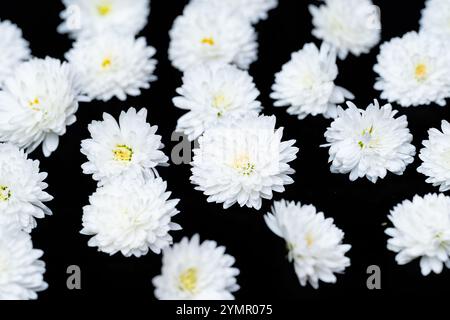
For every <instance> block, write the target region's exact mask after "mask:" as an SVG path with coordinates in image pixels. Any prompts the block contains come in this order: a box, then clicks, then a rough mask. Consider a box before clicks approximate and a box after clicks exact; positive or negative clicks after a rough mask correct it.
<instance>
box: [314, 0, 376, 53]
mask: <svg viewBox="0 0 450 320" xmlns="http://www.w3.org/2000/svg"><path fill="white" fill-rule="evenodd" d="M309 11H310V12H311V15H312V17H313V25H314V29H313V31H312V34H313V35H314V36H315V37H316V38H318V39H321V40H323V41H325V42H326V43H329V44H330V45H332V46H333V47H335V48H336V49H337V52H338V56H339V58H340V59H345V58H346V57H347V55H348V53H349V52H350V53H351V54H353V55H355V56H359V55H361V54H363V53H368V52H369V51H370V50H371V49H372V48H373V47H374V46H376V45H377V44H378V42H379V41H380V37H381V21H380V15H379V9H378V7H376V6H374V5H373V3H372V1H371V0H326V1H325V4H322V5H320V6H319V7H316V6H313V5H310V6H309Z"/></svg>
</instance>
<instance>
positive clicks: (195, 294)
mask: <svg viewBox="0 0 450 320" xmlns="http://www.w3.org/2000/svg"><path fill="white" fill-rule="evenodd" d="M225 250H226V249H225V247H219V246H217V243H216V242H215V241H210V240H207V241H204V242H202V243H200V237H199V235H198V234H196V235H194V236H193V237H192V239H191V240H188V238H183V239H182V240H181V242H179V243H176V244H174V245H173V246H172V247H169V248H166V249H164V252H163V259H162V264H163V265H162V270H161V275H159V276H157V277H155V278H153V285H154V286H155V296H156V298H157V299H160V300H234V296H233V294H232V293H233V292H235V291H237V290H239V285H238V284H237V283H236V276H237V275H239V269H237V268H233V264H234V262H235V259H234V258H233V257H232V256H230V255H228V254H225Z"/></svg>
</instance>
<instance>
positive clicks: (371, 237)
mask: <svg viewBox="0 0 450 320" xmlns="http://www.w3.org/2000/svg"><path fill="white" fill-rule="evenodd" d="M374 2H375V3H376V4H377V5H379V6H380V7H381V12H382V25H383V30H382V39H383V41H385V40H388V39H390V38H392V37H396V36H401V35H402V34H403V33H405V32H407V31H410V30H417V29H418V24H419V23H418V21H419V18H420V10H421V8H422V7H423V1H412V0H408V1H374ZM185 3H186V1H178V0H164V1H163V0H153V1H152V4H151V7H152V9H151V14H150V19H149V23H148V25H147V27H146V28H145V29H144V31H143V32H142V33H141V35H143V36H145V37H146V38H147V40H148V42H149V43H150V44H151V45H152V46H154V47H155V48H156V49H157V55H156V58H157V60H158V67H157V70H156V74H157V76H158V81H157V82H154V83H152V85H151V88H150V89H149V90H145V91H144V92H143V93H142V95H141V96H140V97H129V98H128V100H127V101H125V102H120V101H118V100H116V99H113V100H111V101H110V102H107V103H102V102H93V103H89V104H86V103H82V104H81V105H80V108H79V111H78V113H77V118H78V121H77V122H76V123H75V124H74V125H72V126H71V127H69V128H68V132H67V134H66V135H65V136H63V137H62V138H61V140H60V146H59V148H58V149H57V151H56V152H55V153H54V154H52V156H51V157H50V158H48V159H47V158H44V157H43V155H42V153H41V151H40V150H37V151H35V152H34V153H33V154H32V155H31V157H32V158H37V159H39V160H41V170H42V171H46V172H48V173H49V177H48V179H47V182H48V183H49V188H48V192H49V193H50V194H52V195H53V196H54V197H55V199H54V200H53V201H52V202H51V203H49V206H50V207H51V209H52V210H53V213H54V215H53V216H51V217H46V218H45V219H42V220H40V221H38V227H37V228H36V229H35V230H34V231H33V234H32V235H33V241H34V244H35V247H37V248H40V249H42V250H44V251H45V255H44V257H43V259H44V260H45V262H46V264H47V272H46V274H45V278H46V281H47V282H48V283H49V288H48V290H46V291H45V292H43V293H41V294H40V299H44V300H54V299H58V298H59V299H61V298H62V299H67V298H101V297H115V298H139V299H145V300H150V299H154V295H153V287H152V284H151V279H152V278H153V277H154V276H156V275H157V274H159V273H160V268H161V257H160V256H158V255H155V254H153V253H149V254H148V255H147V256H145V257H141V258H125V257H123V256H122V255H120V254H116V255H114V256H108V255H107V254H104V253H101V252H97V250H96V248H89V247H88V246H87V241H88V239H89V238H88V237H86V236H83V235H80V234H79V231H80V229H81V215H82V207H83V206H84V205H86V204H87V203H88V196H89V195H90V194H91V193H92V192H94V191H95V188H96V183H95V182H94V181H93V180H92V179H91V177H90V176H86V175H83V174H82V173H81V169H80V166H81V164H82V163H83V162H85V158H84V156H82V155H81V153H80V151H79V149H80V148H79V146H80V141H81V140H82V139H86V138H88V137H89V133H88V131H87V125H88V124H89V123H90V122H91V121H92V120H99V119H101V115H102V113H103V112H109V113H111V114H112V115H114V116H115V117H117V116H118V115H119V113H120V111H121V110H126V109H128V108H129V107H131V106H135V107H138V108H140V107H146V108H148V110H149V118H148V120H149V122H150V123H151V124H156V125H158V126H159V130H158V133H159V134H161V135H162V136H163V142H164V144H165V145H166V147H165V150H164V151H165V152H166V154H170V151H171V149H172V147H173V146H174V145H175V144H176V142H171V141H170V137H171V134H172V132H173V130H174V128H175V125H176V121H177V119H178V117H180V116H181V115H182V114H183V111H182V110H179V109H176V108H175V107H174V106H173V105H172V103H171V99H172V97H173V96H174V94H175V89H176V88H177V87H179V86H180V85H181V73H179V72H178V71H177V70H175V69H174V68H172V66H171V65H170V62H169V61H168V59H167V48H168V43H169V37H168V30H169V29H170V27H171V25H172V22H173V20H174V18H175V17H176V16H177V15H179V14H180V13H181V12H182V9H183V6H184V4H185ZM310 3H316V1H297V0H295V1H294V0H291V1H288V0H280V4H279V7H278V8H277V9H275V10H273V11H271V12H270V17H269V19H268V20H266V21H263V22H260V23H259V24H258V25H257V26H256V29H257V31H258V33H259V45H260V46H259V59H258V61H257V62H255V63H253V65H252V66H251V68H250V73H251V75H252V76H253V77H254V78H255V82H256V85H257V87H258V89H259V90H260V91H261V96H260V100H261V101H262V103H263V106H264V107H265V108H264V113H265V114H275V115H276V116H277V119H278V120H277V123H278V126H283V127H285V131H284V132H285V134H284V139H285V140H288V139H296V140H297V146H298V147H299V148H300V153H299V157H298V159H297V160H295V161H294V162H292V166H293V167H294V168H295V170H296V174H295V175H294V177H293V178H294V180H295V184H293V185H290V186H288V187H287V190H286V192H285V193H283V194H276V195H275V200H279V199H281V198H285V199H288V200H296V201H301V202H302V203H305V204H309V203H311V204H314V205H315V206H316V207H317V208H318V210H320V211H323V212H325V215H326V216H330V217H333V218H334V219H335V223H336V225H337V226H338V227H339V228H342V229H343V230H344V232H345V243H350V244H351V245H352V249H351V251H350V252H349V254H348V255H349V257H350V259H351V266H350V267H349V268H347V269H346V272H345V274H343V275H339V276H338V281H337V283H336V284H325V283H320V288H319V290H314V289H312V288H311V287H309V286H308V287H301V286H300V284H299V282H298V280H297V277H296V275H295V272H294V269H293V266H292V265H291V264H290V263H289V262H288V261H287V259H286V251H285V245H284V243H283V240H282V239H279V238H277V237H276V236H275V235H274V234H273V233H272V232H271V231H270V230H269V229H268V228H267V227H266V225H265V223H264V220H263V215H264V214H265V213H266V212H267V211H269V210H270V206H271V201H264V202H263V207H262V209H261V210H260V211H255V210H250V209H247V208H239V207H237V206H233V207H232V208H230V209H228V210H226V211H224V210H223V209H222V207H221V205H217V204H208V203H207V202H206V198H205V196H204V195H203V194H202V193H200V192H198V191H195V190H194V189H193V186H192V185H191V184H190V183H189V176H190V167H189V165H179V166H176V165H173V164H172V165H171V166H170V167H168V168H162V169H158V170H159V173H160V174H161V176H162V177H163V178H164V179H166V180H167V181H168V188H169V190H171V191H172V192H173V196H172V197H174V198H180V199H181V201H180V204H179V205H178V209H179V210H180V211H181V213H180V214H179V215H177V216H176V217H175V222H177V223H179V224H181V225H182V227H183V230H182V231H177V232H173V233H172V235H173V236H174V239H175V241H179V240H180V239H181V238H182V237H183V236H192V235H193V234H194V233H199V234H200V235H201V238H202V239H203V240H204V239H213V240H216V241H217V242H218V243H219V244H221V245H224V246H226V247H227V252H228V253H229V254H231V255H233V256H234V257H236V260H237V263H236V266H237V267H238V268H239V269H240V270H241V274H240V276H239V277H238V282H239V284H240V285H241V290H240V291H238V292H237V293H236V298H237V299H264V300H266V301H271V300H272V299H301V298H312V299H316V298H317V299H321V298H325V297H339V296H340V297H342V296H345V295H354V294H357V295H366V294H367V295H371V296H375V295H376V296H384V295H389V296H390V295H395V296H398V297H402V296H405V295H440V296H448V295H449V293H450V287H449V286H448V284H449V281H448V280H449V277H448V275H449V270H448V269H444V271H443V272H442V273H441V274H440V275H435V274H432V275H430V276H427V277H423V276H422V275H421V274H420V268H419V265H418V261H414V262H412V263H410V264H408V265H406V266H398V265H397V264H396V263H395V261H394V253H392V252H390V251H388V250H387V249H386V240H387V237H386V236H385V235H384V229H385V226H383V224H384V223H385V222H387V214H388V213H389V210H390V209H391V208H392V207H393V206H394V205H395V204H397V203H398V202H400V201H402V200H404V199H410V198H412V197H413V196H414V195H415V194H416V193H417V194H420V195H424V194H426V193H428V192H437V189H436V188H433V187H432V186H431V185H428V184H426V183H425V177H424V176H422V175H421V174H419V173H417V172H416V168H417V166H418V165H419V162H418V158H417V157H416V162H415V163H414V164H412V165H409V166H408V168H407V170H406V172H405V174H404V175H403V176H396V175H393V174H388V176H387V177H386V178H385V179H383V180H380V181H378V182H377V183H376V184H372V183H371V182H369V181H368V180H366V179H360V180H358V181H356V182H350V181H349V179H348V175H339V174H331V173H330V172H329V164H328V163H327V160H328V151H327V149H325V148H320V147H319V145H320V144H322V143H324V137H323V133H324V131H325V129H326V128H327V126H328V125H329V123H330V121H329V120H325V119H323V118H321V117H308V118H307V119H305V120H302V121H299V120H297V119H296V117H293V116H288V115H287V113H286V110H285V109H284V108H274V107H273V106H272V101H271V100H270V98H269V94H270V92H271V90H270V88H271V85H272V83H273V80H274V74H275V73H276V72H278V71H279V70H280V68H281V66H282V64H284V63H285V62H287V61H288V60H289V58H290V55H291V53H292V52H294V51H297V50H299V49H301V48H302V46H303V45H304V44H305V43H307V42H311V41H312V42H315V43H316V44H319V41H318V40H317V39H315V38H314V37H313V36H312V35H311V30H312V25H311V16H310V14H309V12H308V10H307V5H308V4H310ZM62 9H63V6H62V4H61V3H60V2H59V1H55V0H54V1H18V0H16V1H1V2H0V19H2V20H5V19H9V20H11V21H13V22H14V23H16V24H17V25H18V26H19V27H21V28H22V30H23V33H24V36H25V38H26V39H27V40H28V41H30V44H31V49H32V52H33V54H34V55H35V56H37V57H45V56H47V55H48V56H52V57H55V58H60V59H63V57H64V53H65V52H66V51H67V50H68V49H69V48H70V47H71V41H70V40H69V39H68V37H67V36H66V35H60V34H58V33H57V32H56V27H57V25H58V24H59V23H60V19H59V12H60V11H61V10H62ZM377 53H378V47H376V48H374V49H373V50H372V51H371V53H370V54H367V55H362V56H360V57H354V56H351V55H350V56H349V57H348V58H347V59H346V60H345V61H339V62H338V64H339V69H340V75H339V77H338V79H337V84H338V85H342V86H343V87H345V88H347V89H349V90H350V91H352V92H353V93H354V94H355V96H356V99H355V103H356V104H357V105H358V106H360V107H365V106H367V105H368V104H369V103H370V102H371V101H372V100H373V99H374V98H378V96H379V93H378V92H377V91H375V90H374V89H373V84H374V81H375V74H374V72H373V71H372V66H373V65H374V64H375V62H376V55H377ZM394 107H395V108H397V109H398V110H400V114H406V115H407V116H408V121H409V127H410V129H411V131H412V133H413V135H414V145H415V146H416V147H420V145H421V141H422V140H423V139H424V138H426V137H427V130H428V129H429V128H431V127H438V126H439V125H440V122H441V120H442V119H448V118H449V111H448V109H447V108H442V107H438V106H436V105H431V106H424V107H417V108H409V109H406V108H401V107H399V106H397V105H394ZM74 264H75V265H79V266H80V267H81V270H82V289H81V290H79V291H77V290H73V291H70V290H68V289H67V287H66V279H67V274H66V269H67V267H68V266H69V265H74ZM373 264H375V265H378V266H380V268H381V272H382V273H381V280H382V290H379V291H376V292H375V291H369V290H368V289H367V287H366V279H367V274H366V269H367V267H368V266H369V265H373Z"/></svg>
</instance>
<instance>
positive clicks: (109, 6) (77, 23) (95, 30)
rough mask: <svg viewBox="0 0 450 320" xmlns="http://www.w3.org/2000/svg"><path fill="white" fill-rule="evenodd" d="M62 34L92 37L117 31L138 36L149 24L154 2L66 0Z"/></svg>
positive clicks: (136, 0) (135, 0) (59, 29)
mask: <svg viewBox="0 0 450 320" xmlns="http://www.w3.org/2000/svg"><path fill="white" fill-rule="evenodd" d="M63 3H64V5H65V10H64V11H62V12H61V18H62V19H63V22H62V23H61V25H60V26H59V27H58V31H59V32H60V33H69V35H70V36H71V37H72V38H80V37H82V38H88V37H92V36H95V35H97V34H103V33H105V32H109V31H111V30H113V31H114V32H117V33H123V34H128V35H131V36H134V35H136V34H137V33H139V31H141V30H142V29H143V28H144V27H145V25H146V24H147V19H148V15H149V14H150V0H63Z"/></svg>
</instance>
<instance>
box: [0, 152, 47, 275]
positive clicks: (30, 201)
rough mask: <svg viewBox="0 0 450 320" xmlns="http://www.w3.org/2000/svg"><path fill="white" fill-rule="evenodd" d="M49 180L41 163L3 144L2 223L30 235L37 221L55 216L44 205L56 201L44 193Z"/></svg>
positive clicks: (0, 179)
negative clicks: (18, 228) (40, 167)
mask: <svg viewBox="0 0 450 320" xmlns="http://www.w3.org/2000/svg"><path fill="white" fill-rule="evenodd" d="M46 177H47V173H46V172H39V161H37V160H34V161H33V160H31V159H28V158H27V155H26V154H25V152H24V151H22V150H20V149H19V148H17V147H16V146H14V145H12V144H9V143H0V220H2V221H7V222H10V223H16V224H17V225H18V226H19V227H20V228H21V229H23V230H24V231H26V232H30V231H31V230H32V229H33V228H34V227H36V220H35V218H44V216H45V215H46V214H48V215H50V214H52V212H51V211H50V209H49V208H47V207H46V206H45V205H44V202H47V201H50V200H52V199H53V197H52V196H50V195H49V194H48V193H46V192H45V191H44V190H45V189H46V188H47V184H46V183H45V182H44V180H45V178H46ZM1 237H2V235H1V234H0V238H1ZM0 270H1V268H0ZM0 273H1V272H0Z"/></svg>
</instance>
